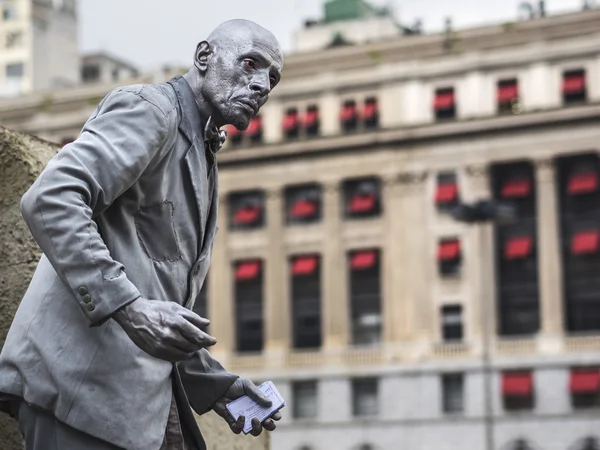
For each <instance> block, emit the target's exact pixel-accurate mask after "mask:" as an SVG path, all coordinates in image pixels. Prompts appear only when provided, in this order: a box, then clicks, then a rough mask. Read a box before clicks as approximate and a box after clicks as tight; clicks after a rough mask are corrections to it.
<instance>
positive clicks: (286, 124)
mask: <svg viewBox="0 0 600 450" xmlns="http://www.w3.org/2000/svg"><path fill="white" fill-rule="evenodd" d="M299 123H300V119H299V117H298V112H289V113H287V114H286V115H285V117H284V118H283V129H284V130H285V131H289V130H293V129H294V128H297V127H298V125H299Z"/></svg>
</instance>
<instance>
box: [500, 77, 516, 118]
mask: <svg viewBox="0 0 600 450" xmlns="http://www.w3.org/2000/svg"><path fill="white" fill-rule="evenodd" d="M516 112H519V83H518V81H517V80H516V79H511V80H500V81H499V82H498V113H499V114H515V113H516Z"/></svg>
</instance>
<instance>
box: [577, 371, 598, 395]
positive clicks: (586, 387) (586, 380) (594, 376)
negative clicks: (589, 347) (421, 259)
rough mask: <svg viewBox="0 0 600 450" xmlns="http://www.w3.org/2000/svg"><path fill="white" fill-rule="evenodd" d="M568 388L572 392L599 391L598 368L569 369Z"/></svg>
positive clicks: (591, 392) (588, 392)
mask: <svg viewBox="0 0 600 450" xmlns="http://www.w3.org/2000/svg"><path fill="white" fill-rule="evenodd" d="M570 388H571V393H572V394H598V393H600V368H597V369H573V370H571V383H570Z"/></svg>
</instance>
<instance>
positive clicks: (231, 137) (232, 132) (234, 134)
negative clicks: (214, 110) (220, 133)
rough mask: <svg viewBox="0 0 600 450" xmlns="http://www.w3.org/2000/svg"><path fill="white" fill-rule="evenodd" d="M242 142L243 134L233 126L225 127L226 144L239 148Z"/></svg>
mask: <svg viewBox="0 0 600 450" xmlns="http://www.w3.org/2000/svg"><path fill="white" fill-rule="evenodd" d="M243 140H244V134H243V133H242V132H241V131H240V130H238V129H237V128H236V127H234V126H233V125H229V126H228V127H227V142H229V143H230V144H231V146H232V147H239V146H240V145H241V144H242V142H243Z"/></svg>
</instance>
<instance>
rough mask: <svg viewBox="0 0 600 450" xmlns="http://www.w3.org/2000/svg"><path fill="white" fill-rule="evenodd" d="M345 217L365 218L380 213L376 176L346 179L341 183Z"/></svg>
mask: <svg viewBox="0 0 600 450" xmlns="http://www.w3.org/2000/svg"><path fill="white" fill-rule="evenodd" d="M343 191H344V206H345V208H344V209H345V217H347V218H365V217H374V216H378V215H380V214H381V199H380V197H381V195H380V183H379V180H378V179H377V178H362V179H356V180H347V181H345V182H344V184H343Z"/></svg>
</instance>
